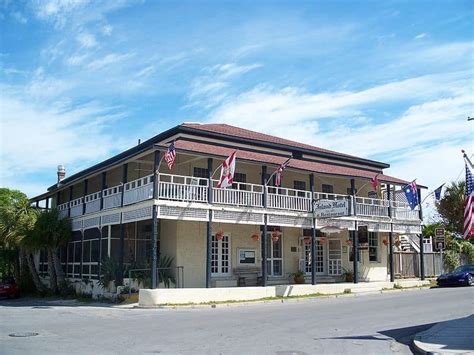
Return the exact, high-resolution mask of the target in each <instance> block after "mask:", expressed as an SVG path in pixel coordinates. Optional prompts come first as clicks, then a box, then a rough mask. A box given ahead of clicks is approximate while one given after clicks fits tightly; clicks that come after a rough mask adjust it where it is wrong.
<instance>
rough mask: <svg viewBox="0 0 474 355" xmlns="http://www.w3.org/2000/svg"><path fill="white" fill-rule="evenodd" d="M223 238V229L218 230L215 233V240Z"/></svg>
mask: <svg viewBox="0 0 474 355" xmlns="http://www.w3.org/2000/svg"><path fill="white" fill-rule="evenodd" d="M222 238H224V232H223V231H218V232H217V233H216V240H222Z"/></svg>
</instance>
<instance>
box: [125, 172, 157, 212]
mask: <svg viewBox="0 0 474 355" xmlns="http://www.w3.org/2000/svg"><path fill="white" fill-rule="evenodd" d="M124 188H125V192H124V193H123V204H124V206H125V205H131V204H133V203H137V202H140V201H145V200H149V199H150V198H153V175H148V176H145V177H142V178H140V179H137V180H133V181H130V182H127V183H126V184H125V185H124Z"/></svg>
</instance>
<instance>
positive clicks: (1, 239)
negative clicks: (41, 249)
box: [0, 188, 43, 291]
mask: <svg viewBox="0 0 474 355" xmlns="http://www.w3.org/2000/svg"><path fill="white" fill-rule="evenodd" d="M37 216H38V210H37V209H35V208H34V207H32V206H31V204H30V201H29V200H28V197H27V196H26V195H25V194H24V193H22V192H20V191H18V190H10V189H7V188H0V244H1V245H2V248H3V249H4V250H16V251H17V252H18V255H19V258H20V262H19V263H18V264H19V265H16V263H15V265H14V268H15V269H16V270H15V273H16V275H17V277H18V275H19V274H20V271H19V267H20V266H21V264H22V263H21V261H24V260H26V264H27V265H28V268H29V270H30V273H31V277H32V280H33V283H34V285H35V287H36V289H37V290H38V291H41V290H42V289H43V284H42V283H41V280H40V278H39V275H38V271H37V268H36V265H35V263H34V259H33V255H32V252H35V251H36V250H37V248H36V245H35V242H34V241H33V240H32V239H31V238H30V237H29V236H30V232H31V230H32V229H33V226H34V224H35V223H36V219H37Z"/></svg>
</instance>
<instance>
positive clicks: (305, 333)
mask: <svg viewBox="0 0 474 355" xmlns="http://www.w3.org/2000/svg"><path fill="white" fill-rule="evenodd" d="M473 310H474V287H471V288H442V289H437V288H435V289H422V290H419V289H413V290H403V291H393V292H386V293H383V294H380V293H379V294H371V295H361V296H359V295H358V296H356V297H355V296H351V295H348V296H343V297H338V298H334V297H333V298H314V299H300V300H288V301H284V302H283V303H282V302H268V303H255V304H244V305H235V304H233V305H229V306H226V305H217V307H215V308H211V307H196V308H179V309H126V308H119V307H113V306H110V305H104V304H79V303H75V302H73V301H50V302H49V301H43V300H40V301H38V300H21V299H20V300H0V354H46V353H48V354H129V353H134V354H146V353H148V354H149V353H164V354H277V355H290V354H295V355H303V354H392V353H396V354H411V353H412V350H416V348H415V347H412V348H410V346H411V345H412V341H413V338H414V337H415V335H416V334H417V333H420V332H426V331H429V330H430V329H435V330H436V328H432V327H433V326H434V325H435V324H436V323H439V322H445V321H452V320H462V319H465V318H466V317H469V316H471V315H472V313H473ZM470 318H472V317H470ZM448 324H449V323H448ZM471 329H472V328H471ZM28 333H30V334H28ZM35 333H37V335H35ZM421 334H423V333H421ZM471 334H472V331H471ZM12 335H13V336H12ZM22 335H26V336H24V337H22ZM435 336H436V335H435ZM421 340H423V341H424V339H421ZM467 344H468V345H469V341H468V342H467ZM444 348H446V347H444ZM441 351H443V350H441Z"/></svg>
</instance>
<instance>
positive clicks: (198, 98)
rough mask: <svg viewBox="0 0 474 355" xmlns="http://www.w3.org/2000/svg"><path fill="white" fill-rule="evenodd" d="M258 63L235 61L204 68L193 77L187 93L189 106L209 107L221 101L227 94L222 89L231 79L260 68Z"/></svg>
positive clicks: (227, 85)
mask: <svg viewBox="0 0 474 355" xmlns="http://www.w3.org/2000/svg"><path fill="white" fill-rule="evenodd" d="M261 66H262V65H261V64H259V63H254V64H249V65H238V64H237V63H225V64H218V65H214V66H212V67H208V68H204V69H203V70H202V72H203V74H202V75H200V76H198V77H196V78H194V79H193V81H192V82H191V87H190V90H189V94H188V99H189V101H190V103H191V104H190V105H189V106H188V107H190V106H196V105H200V106H204V107H205V108H211V107H213V106H215V105H217V104H219V103H221V102H222V101H223V100H224V99H225V98H226V97H227V95H228V93H227V92H225V91H224V90H223V89H224V88H226V87H230V85H229V84H230V83H231V82H232V81H233V80H236V79H238V78H239V77H240V76H242V75H244V74H246V73H248V72H250V71H253V70H255V69H258V68H260V67H261Z"/></svg>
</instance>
